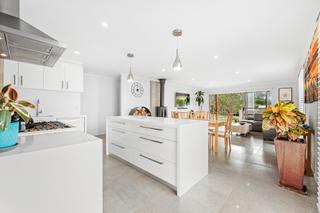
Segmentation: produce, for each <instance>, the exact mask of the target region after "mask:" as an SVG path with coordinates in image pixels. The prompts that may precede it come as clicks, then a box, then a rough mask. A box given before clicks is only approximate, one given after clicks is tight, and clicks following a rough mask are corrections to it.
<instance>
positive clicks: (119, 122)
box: [111, 121, 126, 125]
mask: <svg viewBox="0 0 320 213" xmlns="http://www.w3.org/2000/svg"><path fill="white" fill-rule="evenodd" d="M111 123H116V124H122V125H125V124H126V123H125V122H121V121H111Z"/></svg>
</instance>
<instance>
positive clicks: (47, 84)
mask: <svg viewBox="0 0 320 213" xmlns="http://www.w3.org/2000/svg"><path fill="white" fill-rule="evenodd" d="M43 86H44V88H45V89H49V90H63V89H64V88H65V87H66V85H65V81H64V64H63V63H61V62H57V63H56V64H55V65H54V67H52V68H51V67H45V68H44V76H43Z"/></svg>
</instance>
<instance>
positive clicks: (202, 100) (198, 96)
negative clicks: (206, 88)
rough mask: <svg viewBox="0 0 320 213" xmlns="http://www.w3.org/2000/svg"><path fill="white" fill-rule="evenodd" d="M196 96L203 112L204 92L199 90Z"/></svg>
mask: <svg viewBox="0 0 320 213" xmlns="http://www.w3.org/2000/svg"><path fill="white" fill-rule="evenodd" d="M195 95H196V102H197V103H198V106H199V107H200V110H202V104H203V103H204V92H203V91H201V90H199V91H197V92H196V93H195Z"/></svg>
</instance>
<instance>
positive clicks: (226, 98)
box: [218, 93, 244, 115]
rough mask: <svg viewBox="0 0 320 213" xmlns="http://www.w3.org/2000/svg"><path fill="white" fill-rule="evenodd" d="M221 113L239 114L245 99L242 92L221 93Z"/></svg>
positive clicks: (219, 107) (219, 108)
mask: <svg viewBox="0 0 320 213" xmlns="http://www.w3.org/2000/svg"><path fill="white" fill-rule="evenodd" d="M218 98H219V100H218V104H219V106H218V110H219V114H223V115H224V114H228V113H233V114H238V112H239V110H240V109H241V108H242V107H243V104H244V101H243V99H242V96H241V94H240V93H230V94H220V95H219V96H218Z"/></svg>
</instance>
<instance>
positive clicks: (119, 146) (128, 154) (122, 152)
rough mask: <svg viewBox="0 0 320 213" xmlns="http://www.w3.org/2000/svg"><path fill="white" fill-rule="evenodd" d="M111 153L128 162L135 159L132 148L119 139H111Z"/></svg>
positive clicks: (109, 144)
mask: <svg viewBox="0 0 320 213" xmlns="http://www.w3.org/2000/svg"><path fill="white" fill-rule="evenodd" d="M108 146H109V153H111V154H114V155H116V156H118V157H120V158H122V159H124V160H126V161H128V162H132V161H133V152H132V149H131V148H130V147H128V146H126V145H125V144H123V143H120V142H118V141H113V140H109V143H108Z"/></svg>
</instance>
